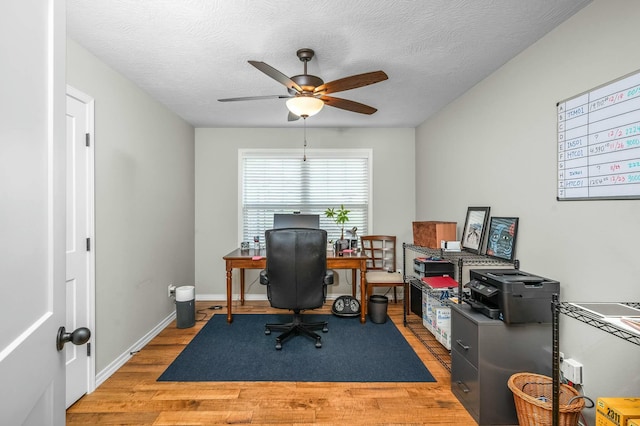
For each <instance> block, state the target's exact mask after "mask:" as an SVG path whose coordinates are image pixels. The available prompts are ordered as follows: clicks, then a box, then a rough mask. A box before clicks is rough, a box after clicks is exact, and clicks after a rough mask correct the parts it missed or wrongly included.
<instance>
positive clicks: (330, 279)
mask: <svg viewBox="0 0 640 426" xmlns="http://www.w3.org/2000/svg"><path fill="white" fill-rule="evenodd" d="M331 284H333V271H331V270H328V271H327V272H326V273H325V276H324V285H331Z"/></svg>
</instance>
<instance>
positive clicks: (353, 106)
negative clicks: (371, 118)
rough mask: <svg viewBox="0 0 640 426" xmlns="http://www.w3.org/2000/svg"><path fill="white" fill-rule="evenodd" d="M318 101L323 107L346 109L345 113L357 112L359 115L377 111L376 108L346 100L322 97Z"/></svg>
mask: <svg viewBox="0 0 640 426" xmlns="http://www.w3.org/2000/svg"><path fill="white" fill-rule="evenodd" d="M320 99H322V100H323V101H324V103H325V105H329V106H332V107H334V108H340V109H346V110H347V111H353V112H359V113H360V114H373V113H374V112H376V111H377V109H376V108H374V107H370V106H369V105H365V104H361V103H360V102H355V101H350V100H347V99H341V98H334V97H333V96H322V97H320Z"/></svg>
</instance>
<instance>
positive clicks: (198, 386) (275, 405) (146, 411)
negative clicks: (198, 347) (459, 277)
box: [67, 301, 476, 425]
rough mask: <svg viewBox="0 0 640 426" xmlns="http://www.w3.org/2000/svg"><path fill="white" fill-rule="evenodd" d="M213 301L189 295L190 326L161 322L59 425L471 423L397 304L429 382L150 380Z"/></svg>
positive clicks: (263, 305)
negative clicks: (163, 325) (193, 310)
mask: <svg viewBox="0 0 640 426" xmlns="http://www.w3.org/2000/svg"><path fill="white" fill-rule="evenodd" d="M236 303H237V302H236ZM213 305H224V303H223V302H210V301H209V302H197V304H196V310H197V312H198V313H197V314H196V319H198V320H199V321H197V322H196V325H195V327H193V328H188V329H177V328H176V327H175V322H174V323H173V324H171V325H169V326H168V327H167V328H166V329H165V330H163V331H162V332H161V333H160V334H159V335H158V336H157V337H156V338H154V339H153V340H152V341H151V342H150V343H149V344H148V345H147V346H145V347H144V348H143V349H142V350H141V351H140V352H138V353H137V354H135V355H133V356H132V357H131V359H130V360H129V361H128V362H127V363H126V364H125V365H124V366H122V368H120V369H119V370H118V371H117V372H116V373H115V374H113V375H112V376H111V377H110V378H109V379H107V380H106V381H105V382H104V383H103V384H102V385H101V386H100V387H99V388H98V389H96V390H95V391H94V392H93V393H91V394H89V395H85V396H84V397H83V398H81V399H80V400H79V401H78V402H76V403H75V404H74V405H73V406H71V407H70V408H69V409H68V410H67V425H87V424H93V425H105V424H129V425H215V424H278V425H302V424H309V423H317V424H325V425H365V424H366V425H475V424H476V423H475V421H474V420H473V419H472V418H471V416H470V415H469V414H468V413H467V412H466V410H465V409H464V408H463V407H462V405H461V404H460V403H459V402H458V400H457V399H456V397H455V396H453V394H452V393H451V391H450V373H449V372H448V371H447V369H446V368H444V367H443V366H442V365H441V364H440V363H439V362H438V361H437V360H436V359H435V358H434V357H433V356H432V355H431V354H430V353H429V351H428V350H427V349H426V348H425V346H424V345H423V344H422V343H421V342H420V341H419V340H418V339H417V338H416V337H415V336H414V335H413V333H412V332H411V331H410V330H408V329H406V328H405V327H404V326H403V325H402V305H401V303H397V304H395V303H389V308H388V313H389V316H390V317H391V319H392V320H393V321H394V323H395V324H396V325H397V326H398V329H399V330H400V331H401V332H402V333H403V334H404V336H405V338H406V339H407V341H408V342H409V344H410V345H411V346H412V347H413V348H414V350H415V351H416V353H417V354H418V356H419V357H420V358H421V359H422V360H423V362H424V363H425V365H426V366H427V368H428V369H429V371H431V373H432V374H433V376H434V377H435V378H436V382H434V383H306V382H304V383H303V382H197V383H194V382H190V383H167V382H157V381H156V379H157V378H158V376H160V374H161V373H162V372H163V371H164V370H165V369H166V368H167V367H168V366H169V364H170V363H171V362H172V361H173V359H174V358H175V357H176V356H177V355H178V354H179V353H180V352H181V351H182V349H184V347H185V346H186V345H187V344H188V343H189V341H190V340H191V339H192V338H193V336H195V334H196V333H197V332H198V331H199V330H200V328H201V327H202V326H203V325H204V324H205V322H206V320H208V319H209V318H211V316H212V315H214V314H215V315H226V308H223V309H221V310H210V309H208V308H209V307H210V306H213ZM330 308H331V303H329V302H327V304H326V306H325V307H324V308H322V309H319V310H316V311H314V312H317V313H330V312H331V310H330ZM271 312H276V310H273V309H271V308H270V307H269V305H268V303H267V302H246V304H245V306H240V304H239V303H237V305H234V314H235V313H271ZM280 312H281V311H280ZM205 315H206V318H205ZM200 319H202V320H200ZM212 362H215V359H212ZM258 362H259V360H258ZM389 368H393V360H389Z"/></svg>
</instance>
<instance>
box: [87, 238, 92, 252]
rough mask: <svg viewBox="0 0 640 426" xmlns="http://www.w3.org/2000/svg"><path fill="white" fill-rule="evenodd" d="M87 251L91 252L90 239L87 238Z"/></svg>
mask: <svg viewBox="0 0 640 426" xmlns="http://www.w3.org/2000/svg"><path fill="white" fill-rule="evenodd" d="M87 251H91V238H87Z"/></svg>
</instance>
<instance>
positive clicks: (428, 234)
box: [413, 221, 457, 249]
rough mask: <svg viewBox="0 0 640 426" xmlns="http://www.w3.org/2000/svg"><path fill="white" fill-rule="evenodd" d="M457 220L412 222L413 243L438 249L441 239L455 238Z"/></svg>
mask: <svg viewBox="0 0 640 426" xmlns="http://www.w3.org/2000/svg"><path fill="white" fill-rule="evenodd" d="M456 225H457V222H438V221H427V222H413V244H415V245H417V246H422V247H428V248H432V249H439V248H440V242H441V241H443V240H444V241H455V240H456Z"/></svg>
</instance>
